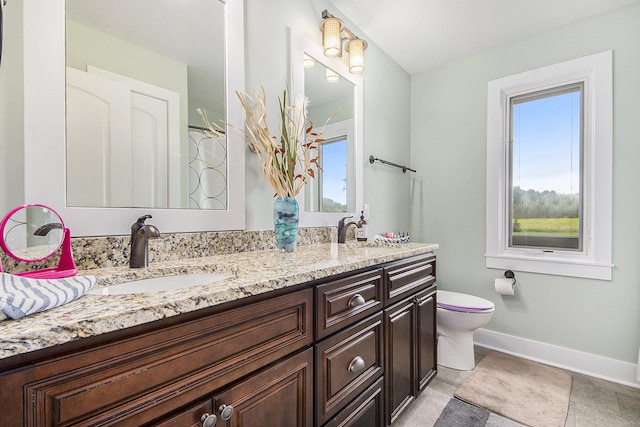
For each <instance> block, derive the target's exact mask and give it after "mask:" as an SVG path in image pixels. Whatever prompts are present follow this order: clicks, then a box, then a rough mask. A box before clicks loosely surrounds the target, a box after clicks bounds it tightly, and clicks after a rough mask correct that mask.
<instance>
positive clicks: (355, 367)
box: [349, 356, 364, 373]
mask: <svg viewBox="0 0 640 427" xmlns="http://www.w3.org/2000/svg"><path fill="white" fill-rule="evenodd" d="M363 369H364V359H363V358H362V357H360V356H356V357H354V358H353V360H352V361H351V363H349V372H351V373H354V372H358V371H361V370H363Z"/></svg>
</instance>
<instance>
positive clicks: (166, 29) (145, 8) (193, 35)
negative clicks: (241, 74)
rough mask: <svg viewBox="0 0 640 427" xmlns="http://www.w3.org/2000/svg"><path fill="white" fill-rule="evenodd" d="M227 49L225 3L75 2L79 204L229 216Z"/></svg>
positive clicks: (72, 175)
mask: <svg viewBox="0 0 640 427" xmlns="http://www.w3.org/2000/svg"><path fill="white" fill-rule="evenodd" d="M123 6H125V4H124V3H123ZM224 42H225V20H224V5H223V4H222V3H221V2H219V1H211V0H191V1H189V2H187V3H185V2H176V1H174V0H130V1H127V2H126V6H125V7H114V5H113V3H112V2H108V1H104V0H67V1H66V64H67V75H66V82H67V147H66V156H67V204H68V205H69V206H77V207H133V206H135V207H146V208H196V209H226V207H227V192H226V180H227V147H226V141H224V140H221V139H220V138H217V139H213V138H210V137H208V136H207V135H205V134H204V132H203V130H202V127H203V125H204V123H203V121H202V119H201V117H200V115H199V114H198V113H197V111H196V110H197V109H198V108H201V109H202V110H204V111H205V112H206V114H207V116H208V117H209V119H210V120H212V121H214V122H216V123H219V122H220V121H221V120H224V119H225V105H224V96H225V91H224V62H225V54H224V52H225V46H224Z"/></svg>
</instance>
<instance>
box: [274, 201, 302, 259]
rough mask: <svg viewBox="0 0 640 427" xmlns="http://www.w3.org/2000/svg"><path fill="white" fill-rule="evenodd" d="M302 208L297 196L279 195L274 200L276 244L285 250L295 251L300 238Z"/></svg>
mask: <svg viewBox="0 0 640 427" xmlns="http://www.w3.org/2000/svg"><path fill="white" fill-rule="evenodd" d="M299 214H300V208H299V207H298V201H297V200H296V198H295V197H278V198H276V200H275V201H274V202H273V225H274V227H275V231H276V246H277V247H278V249H280V250H281V251H283V252H293V250H294V249H295V248H296V240H297V238H298V217H299Z"/></svg>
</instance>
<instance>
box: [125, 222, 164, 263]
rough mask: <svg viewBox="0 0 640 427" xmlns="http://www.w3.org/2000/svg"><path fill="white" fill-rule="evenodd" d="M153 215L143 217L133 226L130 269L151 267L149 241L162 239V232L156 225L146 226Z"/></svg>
mask: <svg viewBox="0 0 640 427" xmlns="http://www.w3.org/2000/svg"><path fill="white" fill-rule="evenodd" d="M149 218H151V215H143V216H141V217H140V218H138V220H137V221H136V222H134V223H133V224H132V225H131V241H130V242H129V243H130V246H131V258H129V267H130V268H142V267H147V266H148V265H149V239H155V238H158V237H160V231H159V230H158V229H157V228H156V226H155V225H151V224H145V223H144V222H145V221H146V220H147V219H149Z"/></svg>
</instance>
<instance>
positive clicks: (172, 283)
mask: <svg viewBox="0 0 640 427" xmlns="http://www.w3.org/2000/svg"><path fill="white" fill-rule="evenodd" d="M231 277H233V274H225V273H193V274H179V275H176V276H162V277H152V278H149V279H140V280H132V281H130V282H125V283H118V284H117V285H111V286H105V287H104V288H97V289H92V290H91V291H89V292H88V293H89V294H93V295H122V294H142V293H150V292H160V291H170V290H175V289H182V288H188V287H190V286H198V285H207V284H211V283H214V282H219V281H221V280H225V279H229V278H231Z"/></svg>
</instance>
